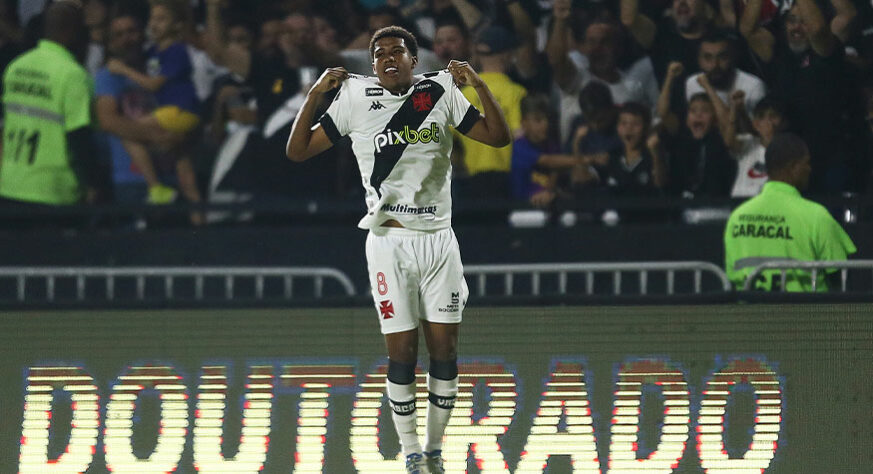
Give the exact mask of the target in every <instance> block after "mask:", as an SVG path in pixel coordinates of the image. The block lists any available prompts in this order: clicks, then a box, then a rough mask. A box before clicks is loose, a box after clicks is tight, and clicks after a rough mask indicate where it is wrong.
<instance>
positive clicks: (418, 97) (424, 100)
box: [412, 92, 433, 112]
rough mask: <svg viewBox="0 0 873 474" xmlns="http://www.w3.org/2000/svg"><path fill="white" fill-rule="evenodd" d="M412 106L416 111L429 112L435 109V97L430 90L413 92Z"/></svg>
mask: <svg viewBox="0 0 873 474" xmlns="http://www.w3.org/2000/svg"><path fill="white" fill-rule="evenodd" d="M412 108H414V109H415V111H416V112H428V111H430V110H431V109H433V98H432V97H431V96H430V93H429V92H416V93H415V94H412Z"/></svg>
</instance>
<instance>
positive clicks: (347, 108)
mask: <svg viewBox="0 0 873 474" xmlns="http://www.w3.org/2000/svg"><path fill="white" fill-rule="evenodd" d="M351 81H352V79H346V80H345V81H343V83H342V85H341V86H340V90H339V92H338V93H337V95H336V97H334V98H333V102H331V104H330V107H328V108H327V111H326V112H325V113H324V115H322V116H321V119H319V121H318V123H320V124H321V128H322V129H324V133H325V134H326V135H327V138H329V139H330V141H331V143H334V144H335V143H336V142H338V141H339V140H340V139H341V138H342V137H344V136H346V135H348V134H349V133H350V132H351V113H352V93H351Z"/></svg>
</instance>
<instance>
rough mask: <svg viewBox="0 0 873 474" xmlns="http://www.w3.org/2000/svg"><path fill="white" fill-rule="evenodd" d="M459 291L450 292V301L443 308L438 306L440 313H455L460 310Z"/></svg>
mask: <svg viewBox="0 0 873 474" xmlns="http://www.w3.org/2000/svg"><path fill="white" fill-rule="evenodd" d="M460 303H461V293H460V292H458V293H456V292H454V291H453V292H452V302H451V303H449V304H447V305H446V307H445V308H440V309H439V312H440V313H457V312H458V311H460V309H461V308H460V306H461V305H460Z"/></svg>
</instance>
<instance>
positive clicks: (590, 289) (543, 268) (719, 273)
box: [464, 262, 731, 296]
mask: <svg viewBox="0 0 873 474" xmlns="http://www.w3.org/2000/svg"><path fill="white" fill-rule="evenodd" d="M679 272H690V273H691V275H692V279H693V283H692V291H693V293H695V294H700V293H702V292H703V275H704V274H711V275H713V276H714V277H715V278H716V280H717V282H718V284H719V285H720V287H721V290H723V291H726V292H727V291H730V290H731V284H730V281H729V280H728V277H727V275H726V274H725V272H724V271H723V270H722V269H721V268H719V267H718V266H716V265H713V264H712V263H709V262H627V263H528V264H506V265H504V264H500V265H465V266H464V273H465V274H466V275H467V276H470V277H473V279H474V281H475V286H476V294H477V295H478V296H486V285H487V278H488V276H489V275H502V276H503V295H505V296H513V295H514V294H515V289H514V284H515V277H516V275H529V277H530V294H531V295H533V296H539V295H540V294H541V292H542V280H543V277H544V276H546V275H554V276H555V277H556V279H557V284H556V288H555V292H556V293H557V294H560V295H566V294H568V281H569V279H570V277H571V276H574V275H579V276H584V285H585V288H584V292H583V293H584V294H586V295H593V294H595V275H596V274H611V275H612V294H614V295H621V294H622V274H623V273H635V274H636V278H637V279H638V282H639V288H638V289H639V294H641V295H647V294H649V286H650V285H649V276H650V274H651V273H663V274H665V276H666V282H665V292H666V294H668V295H672V294H674V293H675V292H676V274H677V273H679Z"/></svg>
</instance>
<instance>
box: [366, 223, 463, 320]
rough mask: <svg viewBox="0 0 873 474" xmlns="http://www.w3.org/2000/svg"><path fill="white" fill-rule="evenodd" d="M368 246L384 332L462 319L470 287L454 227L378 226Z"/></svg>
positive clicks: (368, 255)
mask: <svg viewBox="0 0 873 474" xmlns="http://www.w3.org/2000/svg"><path fill="white" fill-rule="evenodd" d="M366 251H367V269H368V272H369V276H370V288H371V291H372V293H373V302H374V303H375V305H376V310H377V311H378V315H379V324H380V326H381V329H382V334H391V333H395V332H401V331H408V330H410V329H415V328H417V327H418V320H419V319H425V320H427V321H430V322H434V323H460V322H461V313H462V312H463V310H464V306H465V305H466V304H467V296H468V294H469V292H468V290H467V282H466V281H465V280H464V267H463V266H462V265H461V252H460V250H459V249H458V240H457V239H456V238H455V233H454V232H452V229H451V228H446V229H441V230H437V231H418V230H410V229H403V228H398V227H378V228H375V229H371V230H370V233H369V234H368V235H367V246H366Z"/></svg>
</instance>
